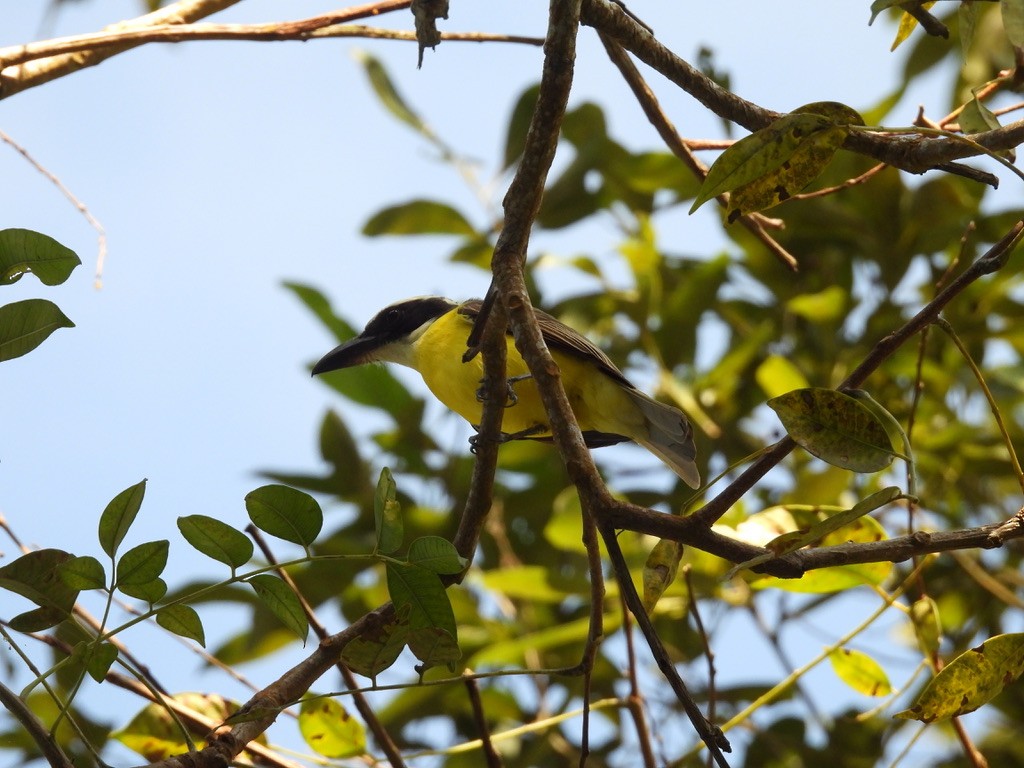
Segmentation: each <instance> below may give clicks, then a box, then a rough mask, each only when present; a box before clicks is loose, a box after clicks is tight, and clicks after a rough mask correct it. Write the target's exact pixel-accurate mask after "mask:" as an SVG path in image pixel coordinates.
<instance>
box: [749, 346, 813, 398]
mask: <svg viewBox="0 0 1024 768" xmlns="http://www.w3.org/2000/svg"><path fill="white" fill-rule="evenodd" d="M754 379H755V380H756V381H757V383H758V385H759V386H760V387H761V389H763V390H764V393H765V394H766V395H767V396H768V397H769V398H772V397H778V396H779V395H784V394H785V393H786V392H792V391H793V390H794V389H804V388H805V387H807V386H808V384H809V383H810V382H808V381H807V379H806V378H804V375H803V373H801V371H800V369H799V368H797V367H796V366H795V365H794V364H793V363H792V361H790V359H789V358H787V357H783V356H782V355H768V357H766V358H765V359H764V361H763V362H762V363H761V364H760V365H759V366H757V370H756V371H754Z"/></svg>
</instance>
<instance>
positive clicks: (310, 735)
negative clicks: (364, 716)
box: [299, 697, 366, 759]
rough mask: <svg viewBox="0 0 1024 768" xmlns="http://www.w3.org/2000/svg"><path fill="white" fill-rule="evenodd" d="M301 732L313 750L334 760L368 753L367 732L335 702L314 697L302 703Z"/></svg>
mask: <svg viewBox="0 0 1024 768" xmlns="http://www.w3.org/2000/svg"><path fill="white" fill-rule="evenodd" d="M299 731H300V732H301V733H302V738H303V739H304V740H305V742H306V744H307V745H309V748H310V749H312V750H313V751H314V752H316V753H317V754H319V755H323V756H324V757H329V758H333V759H341V758H345V757H354V756H355V755H361V754H363V753H364V752H366V731H365V730H364V728H363V726H362V724H361V723H360V722H359V721H358V720H356V719H354V718H353V717H352V716H351V715H350V714H349V713H348V712H346V711H345V708H344V707H343V706H341V704H339V703H338V702H337V701H335V700H334V699H328V698H322V697H313V698H306V699H303V700H302V706H301V707H300V708H299Z"/></svg>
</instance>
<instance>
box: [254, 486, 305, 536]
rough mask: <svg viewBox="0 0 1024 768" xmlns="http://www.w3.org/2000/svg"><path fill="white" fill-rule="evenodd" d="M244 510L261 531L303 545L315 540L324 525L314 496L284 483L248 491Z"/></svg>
mask: <svg viewBox="0 0 1024 768" xmlns="http://www.w3.org/2000/svg"><path fill="white" fill-rule="evenodd" d="M245 509H246V511H248V513H249V519H250V520H252V522H253V525H255V526H256V527H257V528H259V529H260V530H261V531H264V532H266V533H269V534H270V535H271V536H276V537H277V538H279V539H284V540H285V541H290V542H292V543H293V544H301V545H302V546H303V547H308V546H309V545H310V544H312V543H313V542H314V541H315V540H316V537H317V536H318V535H319V534H320V529H321V528H322V527H323V524H324V514H323V512H322V511H321V510H320V505H319V504H317V502H316V499H314V498H313V497H312V496H310V495H309V494H308V493H303V492H302V491H297V490H295V489H294V488H289V487H288V486H287V485H264V486H262V487H260V488H257V489H256V490H254V491H250V492H249V493H248V494H246V496H245Z"/></svg>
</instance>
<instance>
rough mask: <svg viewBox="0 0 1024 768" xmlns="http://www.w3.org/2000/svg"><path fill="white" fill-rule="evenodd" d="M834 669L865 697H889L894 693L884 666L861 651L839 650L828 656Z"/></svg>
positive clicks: (845, 681)
mask: <svg viewBox="0 0 1024 768" xmlns="http://www.w3.org/2000/svg"><path fill="white" fill-rule="evenodd" d="M828 658H829V661H831V662H832V669H833V670H835V673H836V675H837V676H838V677H839V679H840V680H842V681H843V682H844V683H846V684H847V685H848V686H850V687H851V688H853V690H855V691H857V692H858V693H863V694H864V695H865V696H888V695H889V694H890V693H892V686H891V685H890V684H889V676H888V675H886V674H885V670H884V669H882V665H881V664H879V663H878V662H877V661H875V660H874V659H873V658H871V657H870V656H868V655H867V654H866V653H863V652H861V651H855V650H852V649H850V648H837V649H836V650H834V651H832V652H830V653H829V655H828Z"/></svg>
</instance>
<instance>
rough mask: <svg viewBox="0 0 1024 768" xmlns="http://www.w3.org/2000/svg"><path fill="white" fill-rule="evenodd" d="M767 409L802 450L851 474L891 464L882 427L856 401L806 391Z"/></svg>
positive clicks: (774, 400) (826, 391) (815, 390)
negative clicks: (775, 416) (772, 412)
mask: <svg viewBox="0 0 1024 768" xmlns="http://www.w3.org/2000/svg"><path fill="white" fill-rule="evenodd" d="M768 406H769V407H770V408H771V409H772V410H774V411H775V412H776V414H778V416H779V420H780V421H782V424H783V426H784V427H785V428H786V431H787V432H788V433H789V436H790V437H792V438H793V439H794V440H796V442H797V443H799V444H800V446H801V447H802V448H804V449H805V450H806V451H808V452H809V453H811V454H813V455H814V456H817V457H818V458H819V459H822V460H823V461H827V462H828V463H829V464H834V465H836V466H837V467H842V468H844V469H849V470H852V471H854V472H877V471H879V470H881V469H885V468H886V467H888V466H889V465H890V464H891V463H892V460H893V457H894V454H893V448H892V442H891V441H890V440H889V435H888V433H887V432H886V430H885V427H883V425H882V424H881V423H880V422H879V421H878V419H877V418H876V417H875V415H874V414H873V413H871V411H870V410H868V409H867V408H865V407H864V405H863V404H861V403H860V402H858V401H857V400H856V399H855V398H852V397H850V396H849V395H846V394H843V393H842V392H837V391H835V390H831V389H820V388H809V389H800V390H796V391H794V392H789V393H787V394H785V395H781V396H779V397H775V398H772V399H771V400H769V401H768Z"/></svg>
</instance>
